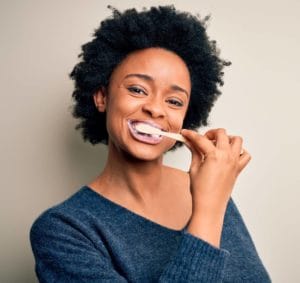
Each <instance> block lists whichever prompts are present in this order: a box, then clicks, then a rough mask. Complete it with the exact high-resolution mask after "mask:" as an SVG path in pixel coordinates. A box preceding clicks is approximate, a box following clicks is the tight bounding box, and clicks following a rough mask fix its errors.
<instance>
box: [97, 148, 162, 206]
mask: <svg viewBox="0 0 300 283" xmlns="http://www.w3.org/2000/svg"><path fill="white" fill-rule="evenodd" d="M163 168H164V167H163V164H162V157H160V158H159V159H156V160H151V161H144V160H138V159H135V158H134V157H132V156H129V155H127V154H126V153H124V152H123V151H120V150H117V149H116V148H114V146H113V145H109V152H108V159H107V163H106V166H105V168H104V170H103V172H102V174H101V175H100V178H99V181H100V182H101V183H102V184H103V186H104V187H106V188H109V190H110V191H113V192H114V193H116V194H117V195H122V196H123V197H124V198H126V199H131V200H134V201H136V202H138V203H140V204H146V203H149V202H151V201H153V200H155V199H157V198H158V197H159V196H160V195H161V194H162V190H163V187H164V186H163V183H162V182H163V178H162V173H163Z"/></svg>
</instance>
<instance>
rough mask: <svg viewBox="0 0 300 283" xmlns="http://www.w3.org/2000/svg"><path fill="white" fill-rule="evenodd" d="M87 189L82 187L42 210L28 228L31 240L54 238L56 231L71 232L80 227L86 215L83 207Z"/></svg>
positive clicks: (86, 202)
mask: <svg viewBox="0 0 300 283" xmlns="http://www.w3.org/2000/svg"><path fill="white" fill-rule="evenodd" d="M88 198H89V195H88V191H87V190H86V189H85V187H82V188H81V189H80V190H78V191H77V192H76V193H74V194H73V195H71V196H70V197H69V198H67V199H65V200H64V201H62V202H61V203H59V204H57V205H54V206H52V207H50V208H48V209H46V210H45V211H43V212H42V213H41V214H40V215H39V216H38V217H37V218H36V219H35V221H34V222H33V224H32V226H31V228H30V240H31V242H36V241H39V239H41V238H42V237H48V238H55V235H57V233H60V234H62V233H65V232H68V233H70V232H72V231H75V230H76V229H77V230H78V229H79V228H80V225H81V223H82V222H83V221H82V218H84V217H87V214H88V211H87V210H86V209H85V208H86V207H88V203H89V200H88Z"/></svg>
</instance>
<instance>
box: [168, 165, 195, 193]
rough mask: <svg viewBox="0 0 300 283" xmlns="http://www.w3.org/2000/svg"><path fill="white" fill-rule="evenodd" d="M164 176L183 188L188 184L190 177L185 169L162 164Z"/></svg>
mask: <svg viewBox="0 0 300 283" xmlns="http://www.w3.org/2000/svg"><path fill="white" fill-rule="evenodd" d="M164 176H165V178H166V179H168V180H169V181H170V182H171V183H174V184H177V185H179V186H181V187H184V188H185V187H187V186H189V182H190V177H189V174H188V173H187V172H185V171H182V170H180V169H177V168H173V167H169V166H164Z"/></svg>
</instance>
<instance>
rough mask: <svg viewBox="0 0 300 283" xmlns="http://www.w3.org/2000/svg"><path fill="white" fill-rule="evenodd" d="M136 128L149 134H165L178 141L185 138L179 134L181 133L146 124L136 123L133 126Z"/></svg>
mask: <svg viewBox="0 0 300 283" xmlns="http://www.w3.org/2000/svg"><path fill="white" fill-rule="evenodd" d="M135 128H136V130H137V131H139V132H141V133H144V134H150V135H161V136H165V137H168V138H171V139H174V140H177V141H180V142H185V141H186V139H185V138H184V137H183V136H182V135H181V134H176V133H170V132H164V131H162V130H160V129H158V128H155V127H152V126H150V125H147V124H138V125H136V126H135Z"/></svg>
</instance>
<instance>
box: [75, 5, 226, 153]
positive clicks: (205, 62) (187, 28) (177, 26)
mask: <svg viewBox="0 0 300 283" xmlns="http://www.w3.org/2000/svg"><path fill="white" fill-rule="evenodd" d="M108 8H110V9H111V10H112V17H110V18H107V19H105V20H104V21H102V22H101V24H100V27H99V28H98V29H96V31H95V33H94V38H93V40H92V41H90V42H88V43H86V44H84V45H83V46H82V53H81V54H80V55H79V58H81V61H80V62H79V63H78V64H77V65H76V66H75V67H74V69H73V71H72V72H71V74H70V77H71V79H73V80H74V81H75V90H74V91H73V94H72V96H73V98H74V100H75V104H74V108H73V116H74V117H75V118H79V119H80V123H79V124H78V125H77V126H76V129H81V130H82V136H83V139H84V140H85V141H89V142H90V143H91V144H97V143H104V144H107V143H108V133H107V130H106V116H105V113H101V112H99V111H98V110H97V108H96V106H95V104H94V101H93V94H95V92H96V91H97V90H99V89H100V88H101V87H103V86H104V87H107V86H108V84H109V79H110V76H111V74H112V72H113V70H114V69H115V68H116V66H117V65H118V64H120V62H121V61H122V60H123V59H124V58H125V57H126V56H127V55H128V54H129V53H131V52H133V51H136V50H140V49H145V48H151V47H160V48H164V49H166V50H169V51H173V52H174V53H176V54H177V55H179V56H180V57H181V58H182V59H183V60H184V62H185V63H186V65H187V67H188V69H189V72H190V77H191V85H192V89H191V98H190V103H189V106H188V110H187V113H186V116H185V119H184V122H183V128H186V129H196V128H198V127H200V126H206V125H207V119H208V115H209V112H210V110H211V108H212V107H213V105H214V102H215V100H216V99H217V97H218V95H220V94H221V92H220V90H219V88H218V86H219V85H220V86H222V85H223V80H222V77H223V72H222V70H223V67H224V66H227V65H230V62H227V61H225V60H222V59H220V57H219V53H220V52H219V49H217V47H216V42H215V41H213V40H210V39H209V37H208V35H207V33H206V27H207V25H206V22H207V20H208V19H209V17H206V18H204V19H203V20H201V19H200V17H199V16H198V15H197V16H193V15H191V14H190V13H188V12H181V11H178V10H176V9H175V7H174V6H159V7H151V8H150V9H148V10H147V9H146V8H144V9H143V10H142V11H141V12H138V11H137V10H136V9H128V10H125V11H124V12H123V13H122V12H120V11H118V10H117V9H115V8H112V7H111V6H108ZM180 145H181V144H180V143H176V144H175V146H174V147H173V148H172V149H174V148H176V147H178V146H180Z"/></svg>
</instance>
